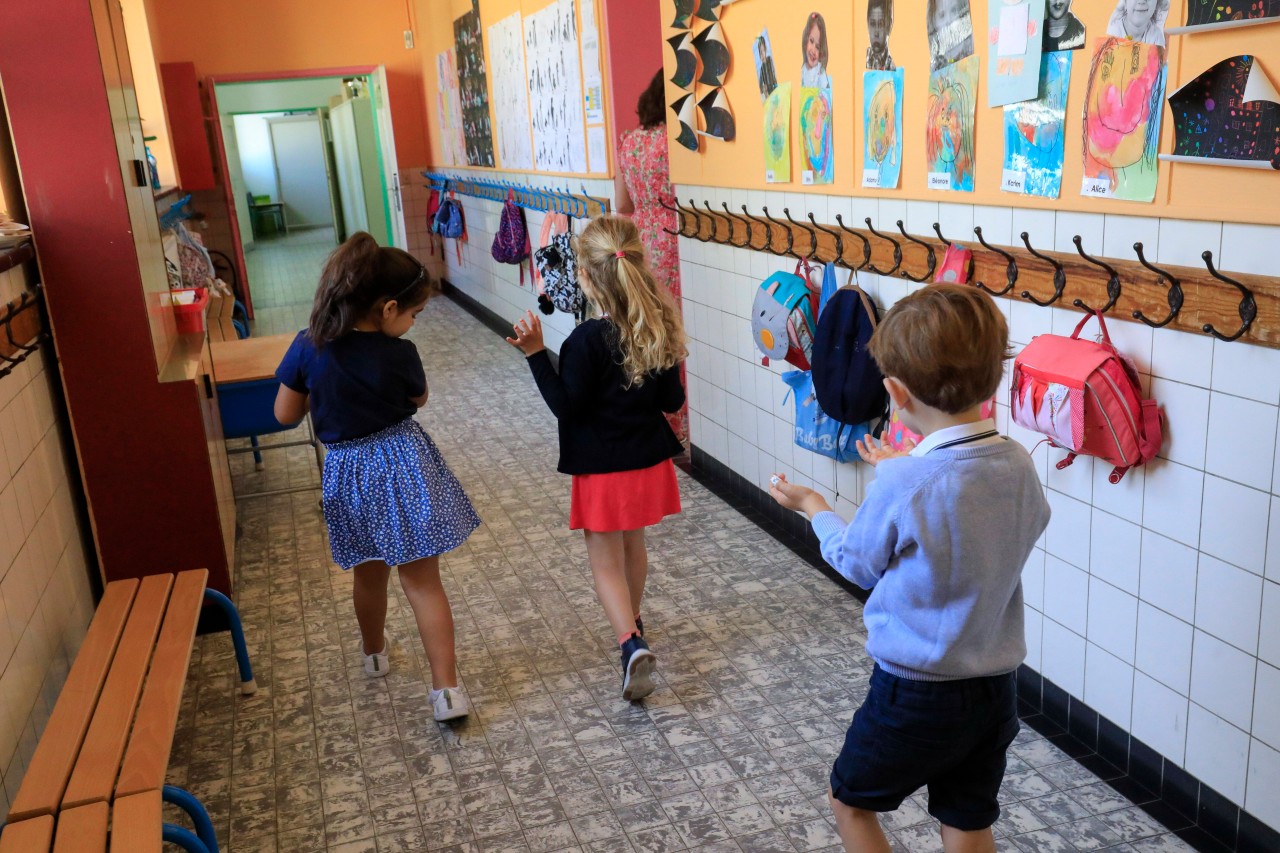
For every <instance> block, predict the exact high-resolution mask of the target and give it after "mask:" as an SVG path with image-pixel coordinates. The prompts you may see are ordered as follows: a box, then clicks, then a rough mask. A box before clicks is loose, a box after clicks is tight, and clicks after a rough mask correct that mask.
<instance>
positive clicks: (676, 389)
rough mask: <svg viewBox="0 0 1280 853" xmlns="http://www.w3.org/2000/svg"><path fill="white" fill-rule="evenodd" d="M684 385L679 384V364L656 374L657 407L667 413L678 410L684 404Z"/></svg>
mask: <svg viewBox="0 0 1280 853" xmlns="http://www.w3.org/2000/svg"><path fill="white" fill-rule="evenodd" d="M684 399H685V393H684V386H683V385H681V384H680V365H678V364H677V365H676V366H675V367H673V368H671V369H670V370H667V371H664V372H662V373H661V374H659V376H658V408H660V409H662V411H664V412H667V413H669V414H674V413H675V412H678V411H680V407H681V406H683V405H684Z"/></svg>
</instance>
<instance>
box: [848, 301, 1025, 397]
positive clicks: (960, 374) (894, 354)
mask: <svg viewBox="0 0 1280 853" xmlns="http://www.w3.org/2000/svg"><path fill="white" fill-rule="evenodd" d="M870 350H871V357H872V358H874V359H875V360H876V364H878V365H879V366H880V372H881V373H883V374H884V375H885V376H891V377H893V378H895V379H897V380H899V381H901V382H902V383H903V384H904V385H906V386H907V388H908V389H910V390H911V393H912V394H913V395H915V397H916V399H918V400H919V401H920V402H922V403H924V404H925V405H926V406H932V407H933V408H935V409H940V410H942V411H944V412H946V413H947V414H949V415H954V414H957V413H959V412H963V411H965V410H966V409H971V408H973V407H974V406H977V405H979V404H981V403H983V402H985V401H986V400H989V399H990V398H991V395H992V394H994V393H995V392H996V389H997V388H999V387H1000V377H1001V376H1002V375H1003V374H1004V363H1005V361H1006V360H1007V359H1008V358H1009V357H1010V356H1011V355H1012V353H1010V351H1009V324H1008V323H1007V322H1005V319H1004V314H1002V313H1000V309H999V308H997V307H996V303H995V301H994V300H992V298H991V297H990V296H988V295H987V294H985V293H983V292H982V291H981V290H978V288H976V287H969V286H967V285H962V284H935V285H930V286H929V287H926V288H924V289H922V290H917V291H916V292H915V293H912V294H910V295H908V296H906V297H905V298H903V299H900V300H898V302H897V303H895V304H894V306H893V307H892V308H891V309H889V312H888V313H887V314H885V315H884V319H883V320H881V321H880V325H879V326H877V327H876V331H875V334H874V335H872V336H871V344H870Z"/></svg>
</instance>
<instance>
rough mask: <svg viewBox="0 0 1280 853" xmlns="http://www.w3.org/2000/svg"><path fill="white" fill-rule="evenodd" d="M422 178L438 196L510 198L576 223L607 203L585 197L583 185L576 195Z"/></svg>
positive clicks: (498, 183) (479, 181)
mask: <svg viewBox="0 0 1280 853" xmlns="http://www.w3.org/2000/svg"><path fill="white" fill-rule="evenodd" d="M422 176H423V177H424V178H426V179H427V180H428V183H427V186H428V187H429V188H431V189H433V190H437V191H439V192H444V191H446V190H448V191H452V192H456V193H457V194H458V195H468V196H472V197H474V198H483V199H488V200H489V201H506V200H507V198H508V196H510V197H512V198H514V199H515V202H516V204H518V205H520V206H521V207H523V208H526V209H528V210H541V211H545V212H550V213H563V214H564V215H566V216H572V217H574V218H576V219H592V218H594V217H597V216H603V215H604V214H606V213H608V212H609V200H608V199H606V198H595V197H593V196H590V195H587V188H586V186H585V185H584V186H583V187H582V192H581V193H580V194H579V193H574V192H572V191H570V190H569V189H568V188H567V187H566V188H565V189H563V190H557V189H554V188H551V187H532V186H529V185H527V184H515V183H512V182H510V181H491V180H487V179H484V178H458V177H453V176H451V175H445V174H441V173H439V172H423V173H422Z"/></svg>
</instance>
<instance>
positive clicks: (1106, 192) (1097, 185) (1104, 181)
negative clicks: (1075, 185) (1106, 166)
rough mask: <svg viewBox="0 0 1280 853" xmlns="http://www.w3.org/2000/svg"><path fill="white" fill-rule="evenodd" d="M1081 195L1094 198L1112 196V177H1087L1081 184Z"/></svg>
mask: <svg viewBox="0 0 1280 853" xmlns="http://www.w3.org/2000/svg"><path fill="white" fill-rule="evenodd" d="M1080 195H1087V196H1093V197H1094V198H1111V179H1110V178H1105V177H1098V178H1085V179H1084V181H1083V182H1082V183H1081V185H1080Z"/></svg>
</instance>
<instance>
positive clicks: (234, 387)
mask: <svg viewBox="0 0 1280 853" xmlns="http://www.w3.org/2000/svg"><path fill="white" fill-rule="evenodd" d="M279 388H280V382H279V381H278V380H276V379H256V380H254V381H252V382H233V383H231V384H228V385H219V386H218V408H219V409H220V410H221V413H222V436H223V438H227V439H231V438H247V439H249V442H250V446H249V447H232V448H228V449H227V453H229V454H230V453H252V454H253V458H254V461H255V462H256V463H257V468H258V470H259V471H261V470H262V451H264V450H279V449H282V448H286V447H301V446H302V445H309V446H310V447H311V448H312V449H313V450H314V451H315V455H316V470H317V471H323V470H324V457H323V455H322V453H323V451H322V449H321V446H320V442H319V441H318V440H317V439H316V432H315V427H314V425H313V424H312V423H311V415H310V414H308V415H307V417H306V418H304V421H305V422H306V424H307V428H308V429H309V430H310V435H309V436H308V437H307V438H303V439H298V440H297V441H281V442H276V443H273V444H268V445H263V444H259V443H258V436H261V435H270V434H271V433H275V432H288V431H289V430H293V429H297V428H298V426H299V424H294V425H292V426H284V425H282V424H281V423H280V422H279V421H277V420H276V416H275V401H276V393H277V391H278V390H279ZM318 488H320V486H319V485H318V484H316V485H309V486H293V487H290V488H287V489H269V490H267V491H263V492H253V493H251V494H243V495H236V497H237V498H259V497H267V496H270V495H284V494H291V493H294V492H308V491H312V490H314V489H318Z"/></svg>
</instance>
